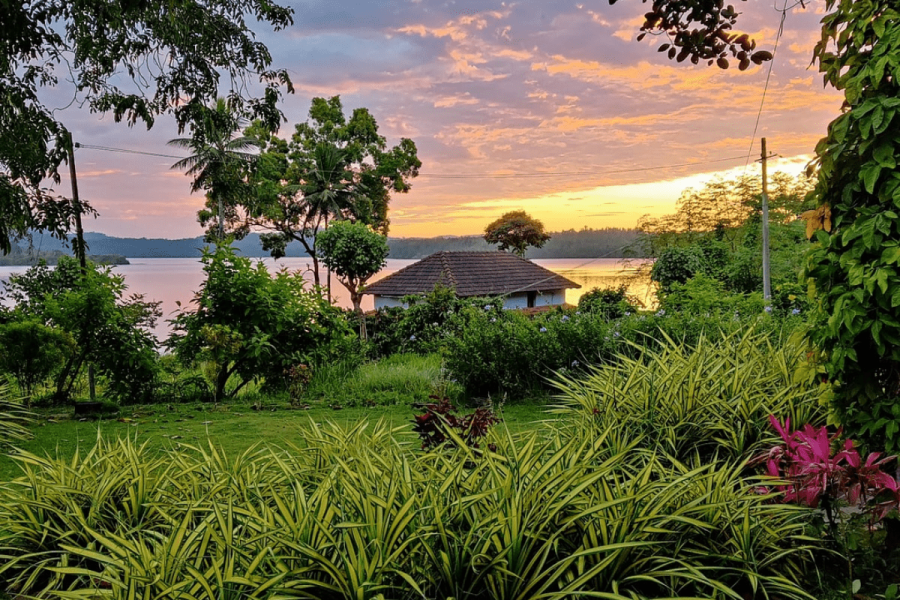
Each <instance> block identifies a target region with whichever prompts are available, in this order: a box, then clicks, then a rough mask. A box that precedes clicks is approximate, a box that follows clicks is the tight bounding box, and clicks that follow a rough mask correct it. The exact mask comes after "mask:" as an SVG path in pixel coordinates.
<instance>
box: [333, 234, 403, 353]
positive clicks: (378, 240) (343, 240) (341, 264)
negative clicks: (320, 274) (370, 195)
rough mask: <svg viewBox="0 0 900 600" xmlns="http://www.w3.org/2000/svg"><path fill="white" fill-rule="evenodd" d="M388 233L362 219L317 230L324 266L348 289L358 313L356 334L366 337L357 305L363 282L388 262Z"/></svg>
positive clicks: (363, 319)
mask: <svg viewBox="0 0 900 600" xmlns="http://www.w3.org/2000/svg"><path fill="white" fill-rule="evenodd" d="M388 251H389V250H388V245H387V237H386V236H384V235H381V234H380V233H376V232H374V231H372V229H370V228H369V226H368V225H366V224H364V223H352V222H350V221H338V222H336V223H333V224H332V225H331V227H329V228H328V229H326V230H325V231H323V232H322V233H320V234H319V254H320V256H321V257H322V262H323V263H325V266H326V267H328V268H329V269H331V270H332V271H334V273H335V274H336V275H337V277H338V281H340V282H341V284H342V285H343V286H344V287H345V288H347V291H348V292H350V301H351V302H353V311H354V312H355V313H356V314H357V315H358V316H359V324H360V325H359V327H360V329H359V335H360V337H361V338H362V339H366V320H365V317H364V316H363V311H362V308H361V306H360V304H361V303H362V296H363V295H362V290H363V287H364V286H365V285H366V282H367V281H369V279H371V277H372V276H373V275H375V274H376V273H377V272H378V271H380V270H381V269H382V267H384V265H386V264H387V260H386V259H387V255H388Z"/></svg>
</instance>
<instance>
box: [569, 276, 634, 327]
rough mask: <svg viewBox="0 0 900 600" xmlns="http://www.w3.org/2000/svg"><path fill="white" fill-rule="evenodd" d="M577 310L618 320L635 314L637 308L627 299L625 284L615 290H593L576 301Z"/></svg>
mask: <svg viewBox="0 0 900 600" xmlns="http://www.w3.org/2000/svg"><path fill="white" fill-rule="evenodd" d="M578 310H580V311H581V312H591V313H597V314H601V315H603V316H604V317H606V319H608V320H609V319H620V318H622V317H624V316H625V315H626V314H628V313H634V312H637V310H638V306H637V304H635V303H634V302H633V301H632V299H631V298H629V297H628V288H627V287H626V286H625V284H624V283H623V284H621V285H619V287H617V288H604V289H601V288H594V289H592V290H591V291H589V292H587V293H585V294H584V295H583V296H581V298H579V299H578Z"/></svg>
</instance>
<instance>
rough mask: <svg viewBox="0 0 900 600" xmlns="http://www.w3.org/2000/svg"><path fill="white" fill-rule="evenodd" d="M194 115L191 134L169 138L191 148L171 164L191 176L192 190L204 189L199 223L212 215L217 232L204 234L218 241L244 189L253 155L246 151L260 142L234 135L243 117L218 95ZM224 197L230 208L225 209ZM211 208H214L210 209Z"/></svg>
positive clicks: (205, 223) (171, 143)
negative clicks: (203, 200) (189, 153)
mask: <svg viewBox="0 0 900 600" xmlns="http://www.w3.org/2000/svg"><path fill="white" fill-rule="evenodd" d="M195 118H196V120H195V121H193V122H192V123H191V134H192V135H191V137H189V138H177V139H174V140H169V145H171V146H175V147H177V148H182V149H185V150H188V151H190V152H193V154H191V155H190V156H188V157H186V158H183V159H181V160H179V161H178V162H177V163H175V164H174V165H172V168H173V169H179V170H184V171H185V172H186V173H187V174H188V175H192V176H193V177H194V181H193V182H192V183H191V192H196V191H198V190H206V191H207V198H208V201H209V202H208V205H207V208H206V209H204V210H201V211H200V214H199V217H200V224H201V225H204V226H205V225H207V224H208V223H209V222H210V221H211V220H212V218H213V216H215V218H216V221H217V229H218V231H217V235H216V236H211V235H210V232H208V233H207V237H208V238H211V237H215V239H216V240H218V241H219V242H221V241H222V240H223V239H224V238H225V219H226V214H229V213H230V214H231V215H234V205H235V203H236V200H237V198H238V197H239V196H240V195H241V194H242V193H246V187H247V186H246V182H245V172H246V167H247V165H248V164H249V163H251V162H252V161H253V159H254V158H255V156H254V155H253V154H250V153H249V152H247V151H248V150H250V149H251V148H256V147H258V145H259V144H258V142H257V140H256V138H253V137H248V136H245V135H236V134H239V133H240V130H241V125H242V122H241V121H242V120H241V117H240V115H238V114H236V113H235V109H234V107H233V106H232V105H231V104H230V103H229V102H228V101H227V100H225V99H224V98H219V99H218V100H217V101H216V104H215V105H214V106H213V107H211V108H204V109H202V110H198V111H197V112H196V113H195ZM226 200H228V207H229V208H230V210H229V211H227V212H226V208H225V206H226V204H225V201H226ZM209 204H211V205H212V206H210V205H209ZM213 208H214V210H215V212H211V210H210V209H213Z"/></svg>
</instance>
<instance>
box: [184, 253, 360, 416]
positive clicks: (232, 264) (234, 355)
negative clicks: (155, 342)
mask: <svg viewBox="0 0 900 600" xmlns="http://www.w3.org/2000/svg"><path fill="white" fill-rule="evenodd" d="M203 264H204V267H203V270H204V271H205V272H206V280H205V281H204V282H203V284H202V285H201V287H200V292H199V293H198V294H197V297H196V299H195V300H194V304H195V305H196V306H194V307H193V309H192V310H184V311H183V312H182V313H180V314H179V315H177V316H176V317H175V318H174V319H173V320H172V328H173V334H172V336H171V337H170V338H169V340H167V341H166V345H167V346H168V347H169V348H171V349H173V350H174V351H175V354H176V355H177V356H178V357H179V358H180V359H181V360H183V361H185V362H189V363H190V362H195V361H197V362H207V363H210V364H212V365H213V370H214V373H213V374H212V376H211V379H212V383H213V388H214V394H215V398H216V399H221V398H222V397H224V396H225V394H226V388H227V389H228V393H229V394H235V393H237V391H238V390H240V389H241V388H242V387H243V386H244V385H246V384H247V383H249V382H251V381H254V380H259V379H264V380H265V382H266V383H267V384H268V385H270V386H275V387H277V386H278V385H279V383H283V376H284V371H285V369H289V368H290V367H293V366H296V365H299V364H306V365H312V364H317V363H318V362H321V361H323V360H327V359H330V358H335V357H336V356H337V355H338V354H339V353H340V350H341V348H342V347H341V343H342V342H343V341H346V339H347V338H348V337H350V339H352V333H351V330H350V328H349V324H348V323H347V321H346V319H345V318H344V317H343V315H342V313H341V311H340V309H337V308H334V307H332V306H331V305H329V304H328V303H327V302H326V301H325V300H324V299H323V298H322V297H321V296H320V295H319V294H318V293H316V292H315V291H310V290H307V289H306V284H305V282H304V281H303V278H302V277H301V276H300V274H292V273H288V272H287V271H286V270H282V271H279V272H278V273H276V274H275V275H274V276H272V275H270V274H269V273H268V271H267V270H266V268H265V265H263V263H262V262H258V263H257V264H256V265H253V264H252V262H251V261H250V259H249V258H245V257H241V256H237V255H236V254H235V251H234V248H232V247H230V246H225V245H220V246H217V247H216V248H215V249H214V250H209V249H207V250H206V251H205V253H204V255H203ZM232 376H236V377H237V378H239V379H240V382H239V383H237V384H236V385H235V386H232V387H228V386H229V381H230V380H231V378H232Z"/></svg>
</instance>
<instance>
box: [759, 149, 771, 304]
mask: <svg viewBox="0 0 900 600" xmlns="http://www.w3.org/2000/svg"><path fill="white" fill-rule="evenodd" d="M768 158H769V156H768V155H767V154H766V138H762V155H761V158H760V162H762V268H763V298H764V299H765V301H766V304H767V305H768V302H769V300H771V299H772V281H771V278H770V272H769V271H770V269H769V181H768V174H767V172H766V160H767V159H768Z"/></svg>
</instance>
